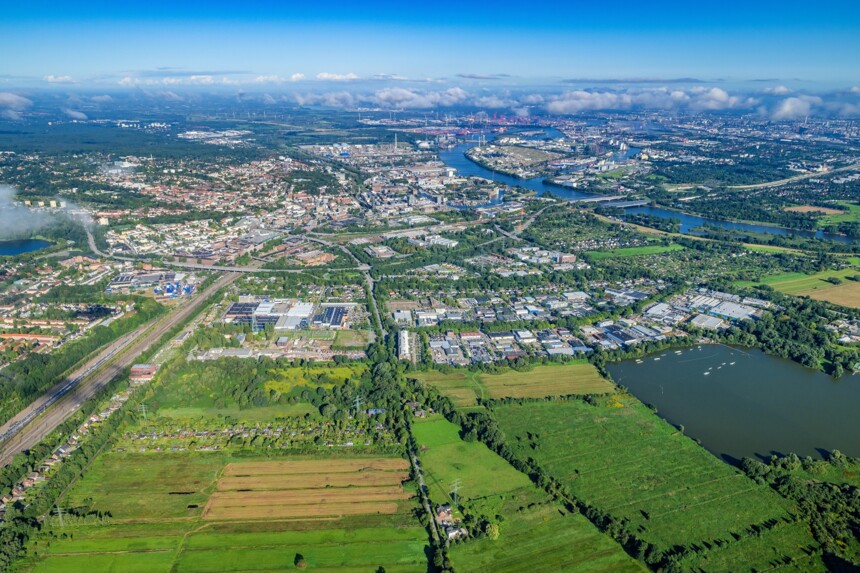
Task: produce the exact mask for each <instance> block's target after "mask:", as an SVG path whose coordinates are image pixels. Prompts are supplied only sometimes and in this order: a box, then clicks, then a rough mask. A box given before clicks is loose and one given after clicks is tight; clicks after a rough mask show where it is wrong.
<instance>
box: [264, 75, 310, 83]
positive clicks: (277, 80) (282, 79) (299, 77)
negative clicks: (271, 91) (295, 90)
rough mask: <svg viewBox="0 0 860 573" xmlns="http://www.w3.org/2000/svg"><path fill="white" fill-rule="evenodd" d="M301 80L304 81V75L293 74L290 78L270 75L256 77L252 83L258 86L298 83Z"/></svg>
mask: <svg viewBox="0 0 860 573" xmlns="http://www.w3.org/2000/svg"><path fill="white" fill-rule="evenodd" d="M303 79H305V75H304V74H293V75H291V76H290V77H284V76H279V75H277V74H270V75H260V76H257V77H256V78H254V82H255V83H258V84H283V83H286V82H298V81H301V80H303Z"/></svg>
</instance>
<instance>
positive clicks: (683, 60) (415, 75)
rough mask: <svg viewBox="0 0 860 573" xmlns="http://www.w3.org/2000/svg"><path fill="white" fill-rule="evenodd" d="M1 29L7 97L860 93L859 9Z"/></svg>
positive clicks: (293, 12)
mask: <svg viewBox="0 0 860 573" xmlns="http://www.w3.org/2000/svg"><path fill="white" fill-rule="evenodd" d="M0 14H2V18H0V54H3V57H2V58H0V82H2V83H0V86H16V85H19V84H20V85H31V86H32V85H38V84H45V85H47V84H66V85H78V86H114V87H117V86H120V87H126V86H132V85H154V84H157V83H163V84H164V85H173V84H181V83H189V82H190V83H203V84H207V83H212V82H214V83H216V84H221V83H224V84H229V85H233V84H254V83H266V80H267V79H268V80H269V83H284V84H285V83H287V82H290V81H294V80H298V81H302V82H315V81H331V80H349V79H354V78H355V77H357V78H361V79H362V80H365V79H368V78H373V77H374V76H397V77H399V78H401V79H410V80H426V79H433V80H439V79H444V80H445V81H448V82H451V83H460V84H464V85H469V84H476V83H482V82H483V83H494V84H505V85H559V83H560V82H561V80H564V79H583V80H592V79H600V80H605V79H630V78H654V79H659V80H668V79H672V78H680V77H683V78H696V79H702V80H716V79H719V80H721V81H724V83H726V84H732V83H733V82H734V83H743V82H746V81H750V80H757V79H769V80H775V81H777V82H778V83H781V84H790V83H792V82H794V84H795V85H807V86H808V87H814V86H822V89H825V88H827V89H830V88H839V87H844V88H846V89H847V88H849V87H850V86H854V85H857V84H858V83H860V2H849V1H827V0H824V1H820V2H816V3H809V2H798V1H795V0H787V1H783V2H773V1H770V0H766V1H763V2H761V1H746V2H735V1H731V0H730V1H724V2H720V3H706V2H677V1H672V2H669V1H659V0H658V1H650V2H649V1H644V0H639V1H636V2H628V1H626V0H616V1H614V2H596V1H590V2H582V1H578V0H577V1H569V2H518V3H508V2H486V1H483V0H481V1H478V2H468V1H463V0H461V1H458V2H454V1H451V0H438V1H434V2H422V3H416V2H391V1H385V2H358V1H352V2H344V1H341V0H333V1H329V2H307V3H303V4H301V5H296V4H295V3H293V2H255V1H245V2H229V3H228V2H220V1H218V0H213V1H208V2H196V1H188V2H183V1H180V0H173V1H170V2H165V1H162V0H154V1H148V2H135V3H125V2H117V1H116V0H114V1H111V2H107V1H86V0H84V1H81V2H75V3H71V2H56V1H45V0H35V1H29V2H18V3H14V4H13V3H12V2H9V1H7V0H0ZM462 76H472V77H462ZM477 76H495V77H494V78H493V79H480V78H478V77H477ZM192 77H194V78H195V79H194V80H191V79H190V78H192ZM318 78H319V79H318ZM803 82H806V84H803Z"/></svg>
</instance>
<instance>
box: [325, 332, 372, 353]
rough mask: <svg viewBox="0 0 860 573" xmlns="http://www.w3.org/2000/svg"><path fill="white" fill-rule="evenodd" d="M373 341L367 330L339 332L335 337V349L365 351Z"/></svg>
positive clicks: (370, 333)
mask: <svg viewBox="0 0 860 573" xmlns="http://www.w3.org/2000/svg"><path fill="white" fill-rule="evenodd" d="M372 340H373V333H372V332H369V331H367V330H338V331H337V334H336V335H335V337H334V346H333V347H334V348H350V349H359V350H360V349H363V348H365V347H366V346H367V345H368V344H370V342H371V341H372Z"/></svg>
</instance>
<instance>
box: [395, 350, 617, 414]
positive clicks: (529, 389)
mask: <svg viewBox="0 0 860 573" xmlns="http://www.w3.org/2000/svg"><path fill="white" fill-rule="evenodd" d="M409 376H410V377H413V378H416V379H418V380H420V381H422V382H424V383H425V384H430V385H432V386H435V387H436V388H438V389H439V391H440V392H442V393H443V394H445V395H446V396H448V397H450V398H451V399H452V400H453V401H454V404H456V405H457V406H461V407H467V406H474V405H475V403H476V398H480V397H484V398H506V397H511V398H543V397H545V396H568V395H572V394H578V395H582V394H607V393H610V392H613V391H614V390H615V386H614V385H613V384H612V382H610V381H609V380H607V379H606V378H603V377H602V376H601V375H600V373H599V372H598V371H597V369H596V368H595V367H594V366H593V365H592V364H590V363H588V362H586V361H584V360H583V361H579V362H573V363H568V364H549V365H540V366H534V367H533V368H531V369H530V370H513V369H507V370H505V371H504V372H501V373H499V374H488V373H478V372H469V371H467V370H457V371H454V372H449V373H442V372H437V371H429V372H419V373H415V374H410V375H409Z"/></svg>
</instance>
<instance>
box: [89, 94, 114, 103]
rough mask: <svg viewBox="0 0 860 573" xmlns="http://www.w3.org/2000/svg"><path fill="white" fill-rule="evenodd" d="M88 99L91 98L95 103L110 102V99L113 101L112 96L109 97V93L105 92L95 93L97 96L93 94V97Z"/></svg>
mask: <svg viewBox="0 0 860 573" xmlns="http://www.w3.org/2000/svg"><path fill="white" fill-rule="evenodd" d="M90 99H91V100H93V101H94V102H96V103H110V102H112V101H113V98H112V97H110V96H109V95H107V94H105V95H97V96H93V97H91V98H90Z"/></svg>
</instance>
